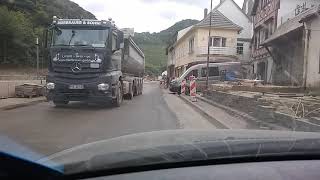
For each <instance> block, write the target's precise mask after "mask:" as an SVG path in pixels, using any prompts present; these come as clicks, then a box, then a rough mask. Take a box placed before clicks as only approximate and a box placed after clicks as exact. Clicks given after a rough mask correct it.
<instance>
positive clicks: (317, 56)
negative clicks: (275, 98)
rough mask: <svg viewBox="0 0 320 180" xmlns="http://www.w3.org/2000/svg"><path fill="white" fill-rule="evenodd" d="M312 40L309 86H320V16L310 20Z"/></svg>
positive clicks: (308, 71) (308, 76)
mask: <svg viewBox="0 0 320 180" xmlns="http://www.w3.org/2000/svg"><path fill="white" fill-rule="evenodd" d="M309 23H311V24H310V29H311V34H310V42H309V52H308V66H307V67H308V68H307V87H308V88H320V46H319V40H320V17H319V16H318V17H316V18H315V19H313V20H312V21H310V22H309Z"/></svg>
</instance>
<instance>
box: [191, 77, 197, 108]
mask: <svg viewBox="0 0 320 180" xmlns="http://www.w3.org/2000/svg"><path fill="white" fill-rule="evenodd" d="M190 96H191V98H192V99H191V100H192V101H193V102H196V101H197V98H196V96H197V85H196V80H195V77H194V76H190Z"/></svg>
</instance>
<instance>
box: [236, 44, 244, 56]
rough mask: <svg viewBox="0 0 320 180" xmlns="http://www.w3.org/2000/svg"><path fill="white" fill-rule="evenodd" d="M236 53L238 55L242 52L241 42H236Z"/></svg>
mask: <svg viewBox="0 0 320 180" xmlns="http://www.w3.org/2000/svg"><path fill="white" fill-rule="evenodd" d="M237 54H238V55H242V54H243V43H237Z"/></svg>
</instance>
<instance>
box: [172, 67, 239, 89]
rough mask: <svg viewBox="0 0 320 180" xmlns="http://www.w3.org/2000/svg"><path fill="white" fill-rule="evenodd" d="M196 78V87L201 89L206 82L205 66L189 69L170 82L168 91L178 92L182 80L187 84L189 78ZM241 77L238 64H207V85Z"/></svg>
mask: <svg viewBox="0 0 320 180" xmlns="http://www.w3.org/2000/svg"><path fill="white" fill-rule="evenodd" d="M190 76H194V77H195V78H196V83H197V87H198V89H199V90H201V89H203V88H204V87H205V85H206V80H207V64H198V65H194V66H192V67H190V68H189V69H188V70H186V72H184V73H183V74H182V75H181V76H180V77H179V78H177V79H175V80H173V81H171V83H170V91H172V92H179V91H180V89H181V82H182V80H183V79H185V80H186V81H187V88H188V84H189V77H190ZM238 78H242V77H241V63H240V62H225V63H210V64H209V84H216V83H219V82H221V81H232V80H235V79H238Z"/></svg>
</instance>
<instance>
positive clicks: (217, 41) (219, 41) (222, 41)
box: [209, 37, 227, 47]
mask: <svg viewBox="0 0 320 180" xmlns="http://www.w3.org/2000/svg"><path fill="white" fill-rule="evenodd" d="M209 44H210V46H213V47H226V44H227V38H224V37H211V38H210V42H209Z"/></svg>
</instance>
